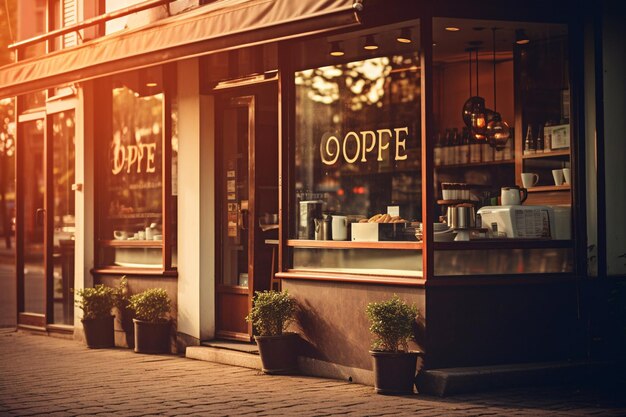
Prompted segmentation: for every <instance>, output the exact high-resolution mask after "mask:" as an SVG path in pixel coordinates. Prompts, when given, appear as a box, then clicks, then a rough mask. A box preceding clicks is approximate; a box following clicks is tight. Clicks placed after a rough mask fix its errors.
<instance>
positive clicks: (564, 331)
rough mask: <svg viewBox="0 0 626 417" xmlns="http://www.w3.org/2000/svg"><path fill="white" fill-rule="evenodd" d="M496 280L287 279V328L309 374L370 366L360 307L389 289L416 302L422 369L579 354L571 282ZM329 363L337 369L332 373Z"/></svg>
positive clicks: (578, 312)
mask: <svg viewBox="0 0 626 417" xmlns="http://www.w3.org/2000/svg"><path fill="white" fill-rule="evenodd" d="M502 280H503V283H502V284H501V285H500V284H493V283H492V284H490V285H480V286H474V285H471V286H470V285H467V286H458V285H457V286H427V287H426V288H421V287H414V288H412V287H394V286H388V285H372V284H361V283H344V282H327V281H324V282H322V281H308V280H300V279H285V280H283V288H284V289H287V290H288V291H289V293H290V294H291V295H293V296H294V297H295V298H296V300H297V301H298V304H299V306H300V307H301V309H300V312H299V314H298V320H297V322H296V323H294V324H293V325H292V328H291V330H293V331H296V332H298V333H299V334H300V335H301V337H302V339H303V343H302V350H301V353H300V354H301V358H300V359H301V363H304V364H307V365H308V369H309V371H310V370H311V369H314V371H311V372H308V373H313V374H317V375H323V376H331V377H332V376H337V375H348V373H347V372H353V373H356V372H357V371H367V372H370V371H371V370H372V359H371V356H370V354H369V352H368V351H369V349H370V344H371V341H372V337H371V335H370V332H369V330H368V328H369V323H368V320H367V317H366V315H365V306H366V305H367V303H369V302H371V301H379V300H383V299H386V298H389V297H391V296H392V295H393V294H394V293H395V294H398V295H399V296H400V297H401V298H403V299H406V300H407V301H409V302H411V303H415V304H416V305H417V306H418V308H419V310H420V314H421V315H422V317H423V319H421V321H420V322H419V325H418V326H417V333H416V337H417V340H418V342H419V347H418V346H417V345H415V346H413V348H419V349H420V350H422V351H424V357H423V367H424V368H425V369H436V368H451V367H463V366H485V365H494V364H503V363H523V362H543V361H563V360H570V359H581V358H584V357H585V355H586V349H587V343H586V340H588V337H587V335H586V332H585V328H586V325H585V323H586V322H587V321H586V320H587V319H586V318H585V314H586V313H585V306H584V305H583V304H584V303H583V301H582V300H584V297H583V295H582V294H580V292H579V291H580V286H579V285H578V284H577V283H576V282H575V281H574V280H571V281H566V282H563V281H561V282H553V283H551V282H550V281H549V278H548V277H547V278H546V282H545V283H539V284H537V283H534V284H531V283H528V284H523V283H522V284H520V283H519V282H518V283H516V284H507V283H506V277H503V278H502ZM312 364H313V365H312ZM315 364H317V365H315ZM330 367H335V368H337V369H340V370H341V372H335V374H333V373H332V372H330V371H328V368H330ZM322 368H325V369H326V370H323V369H322ZM315 369H317V370H320V371H319V372H318V371H317V370H315ZM359 382H365V383H368V381H367V380H365V381H359Z"/></svg>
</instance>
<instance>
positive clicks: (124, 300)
mask: <svg viewBox="0 0 626 417" xmlns="http://www.w3.org/2000/svg"><path fill="white" fill-rule="evenodd" d="M128 303H129V297H128V279H127V278H126V275H124V276H122V278H121V279H120V282H119V284H117V287H115V288H114V289H113V305H114V306H115V307H117V308H118V309H119V310H120V311H122V310H124V309H126V308H127V307H128Z"/></svg>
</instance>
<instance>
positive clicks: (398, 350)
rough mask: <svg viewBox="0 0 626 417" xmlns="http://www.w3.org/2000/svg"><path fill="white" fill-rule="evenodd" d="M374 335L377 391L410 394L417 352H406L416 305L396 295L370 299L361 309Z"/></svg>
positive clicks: (415, 315)
mask: <svg viewBox="0 0 626 417" xmlns="http://www.w3.org/2000/svg"><path fill="white" fill-rule="evenodd" d="M365 312H366V314H367V317H368V319H369V321H370V328H369V330H370V332H372V334H373V335H374V341H373V344H372V350H371V351H370V353H371V354H372V356H373V358H374V373H375V388H376V392H378V393H380V394H412V393H413V385H414V382H415V368H416V363H417V356H418V352H409V348H408V342H409V341H410V340H411V339H412V338H413V335H414V333H413V332H414V330H413V326H414V323H415V320H416V318H417V316H418V310H417V307H416V306H414V305H408V304H407V303H406V302H405V301H403V300H401V299H400V298H399V297H398V296H397V295H395V294H394V296H393V297H392V298H391V299H389V300H385V301H381V302H373V303H369V304H368V305H367V308H366V309H365Z"/></svg>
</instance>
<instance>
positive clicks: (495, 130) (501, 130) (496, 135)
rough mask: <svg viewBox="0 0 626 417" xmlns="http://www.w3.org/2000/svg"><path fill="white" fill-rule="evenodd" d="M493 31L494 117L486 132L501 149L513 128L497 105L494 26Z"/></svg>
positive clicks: (496, 146) (498, 148)
mask: <svg viewBox="0 0 626 417" xmlns="http://www.w3.org/2000/svg"><path fill="white" fill-rule="evenodd" d="M492 31H493V113H494V115H493V118H492V120H491V121H490V122H489V123H488V124H487V127H486V129H485V130H486V134H487V139H488V141H489V145H490V146H491V147H492V148H495V149H496V150H498V151H500V150H502V149H504V147H505V146H506V143H507V141H508V140H509V137H510V136H511V128H510V127H509V125H508V124H507V122H505V121H504V120H502V116H501V115H500V113H498V109H497V105H496V28H495V27H494V28H492Z"/></svg>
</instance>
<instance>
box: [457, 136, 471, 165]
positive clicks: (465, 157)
mask: <svg viewBox="0 0 626 417" xmlns="http://www.w3.org/2000/svg"><path fill="white" fill-rule="evenodd" d="M460 148H461V149H460V155H461V159H460V161H459V163H460V164H467V163H468V162H470V154H469V153H470V145H469V132H468V131H467V128H466V127H463V131H462V133H461V145H460Z"/></svg>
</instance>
